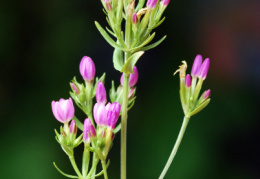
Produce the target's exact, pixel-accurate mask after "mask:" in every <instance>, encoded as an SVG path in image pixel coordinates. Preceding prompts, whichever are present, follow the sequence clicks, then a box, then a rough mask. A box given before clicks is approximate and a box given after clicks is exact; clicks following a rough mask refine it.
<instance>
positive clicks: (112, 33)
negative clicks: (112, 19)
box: [106, 27, 116, 37]
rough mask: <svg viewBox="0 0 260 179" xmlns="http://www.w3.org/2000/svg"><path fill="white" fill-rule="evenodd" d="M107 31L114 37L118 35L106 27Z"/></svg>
mask: <svg viewBox="0 0 260 179" xmlns="http://www.w3.org/2000/svg"><path fill="white" fill-rule="evenodd" d="M106 30H107V31H108V32H109V33H110V34H111V35H113V36H114V37H116V34H115V33H114V32H112V31H111V30H110V29H109V28H108V27H106Z"/></svg>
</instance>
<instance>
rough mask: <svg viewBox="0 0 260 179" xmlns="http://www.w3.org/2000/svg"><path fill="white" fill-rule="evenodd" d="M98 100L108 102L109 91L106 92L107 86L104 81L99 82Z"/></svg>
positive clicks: (98, 101)
mask: <svg viewBox="0 0 260 179" xmlns="http://www.w3.org/2000/svg"><path fill="white" fill-rule="evenodd" d="M96 100H97V103H103V104H106V102H107V93H106V89H105V86H104V84H103V83H102V82H98V84H97V89H96Z"/></svg>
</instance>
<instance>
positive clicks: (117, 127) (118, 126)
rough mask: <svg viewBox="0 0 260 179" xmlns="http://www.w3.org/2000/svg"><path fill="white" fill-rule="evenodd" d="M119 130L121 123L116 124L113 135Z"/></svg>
mask: <svg viewBox="0 0 260 179" xmlns="http://www.w3.org/2000/svg"><path fill="white" fill-rule="evenodd" d="M120 130H121V123H120V124H118V125H117V126H116V127H115V129H114V130H113V132H114V134H116V133H118V132H119V131H120Z"/></svg>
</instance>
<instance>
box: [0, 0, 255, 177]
mask: <svg viewBox="0 0 260 179" xmlns="http://www.w3.org/2000/svg"><path fill="white" fill-rule="evenodd" d="M259 9H260V1H259V0H251V1H248V0H218V1H214V0H186V1H183V0H172V1H171V2H170V4H169V7H168V8H167V10H166V12H165V16H166V20H165V22H164V23H163V24H162V25H161V26H160V27H159V28H157V29H156V32H157V35H156V38H155V39H159V38H160V37H162V36H163V35H165V34H167V35H168V37H167V39H166V40H165V41H164V43H163V44H161V45H160V46H159V47H158V48H156V49H154V50H150V51H147V52H146V53H145V55H144V56H143V57H142V58H141V60H140V61H139V62H138V63H137V67H138V69H139V74H140V78H139V81H138V84H137V100H136V104H135V106H134V108H133V109H132V110H131V111H130V112H129V120H128V121H129V124H128V178H131V179H133V178H136V179H150V178H158V176H159V174H160V172H161V171H162V169H163V167H164V165H165V162H166V160H167V158H168V156H169V154H170V152H171V149H172V147H173V145H174V142H175V140H176V137H177V134H178V132H179V129H180V126H181V123H182V118H183V112H182V110H181V105H180V101H179V95H178V93H179V79H178V76H176V77H173V76H172V74H173V72H174V71H175V70H176V69H177V68H178V65H180V64H181V60H186V61H187V62H188V64H189V68H188V71H190V69H191V65H192V62H193V59H194V58H195V56H196V55H197V54H202V56H203V57H204V58H206V57H209V58H210V59H211V66H210V70H209V74H208V77H207V80H206V82H205V83H204V86H203V90H206V89H211V91H212V95H211V98H212V101H211V103H210V105H209V106H208V107H207V108H206V109H205V110H203V111H202V112H201V113H199V114H198V115H196V116H194V117H192V118H191V121H190V123H189V126H188V128H187V131H186V133H185V136H184V140H183V141H182V143H181V146H180V148H179V151H178V153H177V155H176V158H175V160H174V162H173V164H172V166H171V168H170V170H169V172H168V173H167V175H166V177H165V178H166V179H167V178H175V179H190V178H195V179H209V178H213V179H215V178H216V179H219V178H223V179H231V178H232V179H259V178H260V154H259V151H260V144H259V137H260V133H259V131H260V121H259V115H258V112H259V104H258V103H259V99H260V98H259V89H260V83H259V80H260V70H259V65H260V61H259V59H260V11H259ZM95 20H97V21H98V22H99V23H100V24H101V25H102V26H103V27H104V26H107V24H106V22H105V15H104V13H103V12H102V7H101V4H100V2H99V1H87V0H73V1H72V0H38V1H19V0H11V1H5V0H4V1H3V2H1V6H0V72H1V75H0V78H1V83H0V101H1V114H2V115H1V130H0V141H1V144H0V153H1V158H0V174H1V178H12V179H13V178H19V179H28V178H29V179H31V178H32V179H47V178H48V179H58V178H60V179H62V178H65V177H63V176H62V175H60V174H59V173H58V172H57V171H56V169H55V168H54V167H53V165H52V162H53V161H55V162H56V163H57V165H58V166H59V167H60V168H61V169H62V170H63V171H65V172H66V173H71V174H73V171H72V169H71V166H70V163H69V161H68V159H67V157H66V155H65V154H64V153H63V152H62V150H61V148H60V146H59V145H58V143H57V142H56V140H55V139H54V136H55V134H54V128H56V129H57V128H59V126H60V123H59V122H57V121H56V120H55V118H54V117H53V115H52V111H51V101H52V100H58V99H59V98H61V97H63V98H68V97H69V93H68V92H69V90H70V87H69V81H70V80H71V79H72V78H73V76H75V75H76V76H77V78H78V80H79V81H80V80H81V77H80V75H79V71H78V66H79V62H80V60H81V58H82V57H83V56H84V55H87V56H90V57H91V58H92V59H93V60H94V62H95V64H96V72H97V73H96V74H97V76H101V75H102V73H103V72H106V73H107V78H106V87H107V89H109V88H110V84H111V80H112V79H113V80H115V82H116V85H118V84H119V78H120V73H119V72H117V71H115V70H114V69H113V65H112V59H111V57H112V52H113V49H112V47H110V46H109V45H108V44H107V43H106V42H105V40H104V39H103V38H102V37H101V35H100V34H99V32H98V31H97V30H96V29H95V26H94V21H95ZM76 115H77V116H78V117H79V118H81V119H82V120H83V119H84V115H82V113H81V112H80V111H79V110H77V111H76ZM119 141H120V135H117V136H116V138H115V142H114V146H113V149H112V151H111V152H110V154H109V158H110V159H111V164H110V167H109V171H108V173H109V178H113V179H116V178H119V175H120V172H119V168H120V166H119V161H120V150H119V145H120V144H119ZM77 151H78V154H77V156H76V159H77V162H78V163H79V164H80V162H81V154H80V152H81V151H82V146H81V147H79V148H78V149H77Z"/></svg>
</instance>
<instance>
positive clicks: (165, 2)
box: [161, 0, 170, 6]
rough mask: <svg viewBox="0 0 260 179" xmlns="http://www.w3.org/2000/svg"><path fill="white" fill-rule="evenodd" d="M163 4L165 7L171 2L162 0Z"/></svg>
mask: <svg viewBox="0 0 260 179" xmlns="http://www.w3.org/2000/svg"><path fill="white" fill-rule="evenodd" d="M161 3H162V5H164V6H168V4H169V3H170V0H162V1H161Z"/></svg>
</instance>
